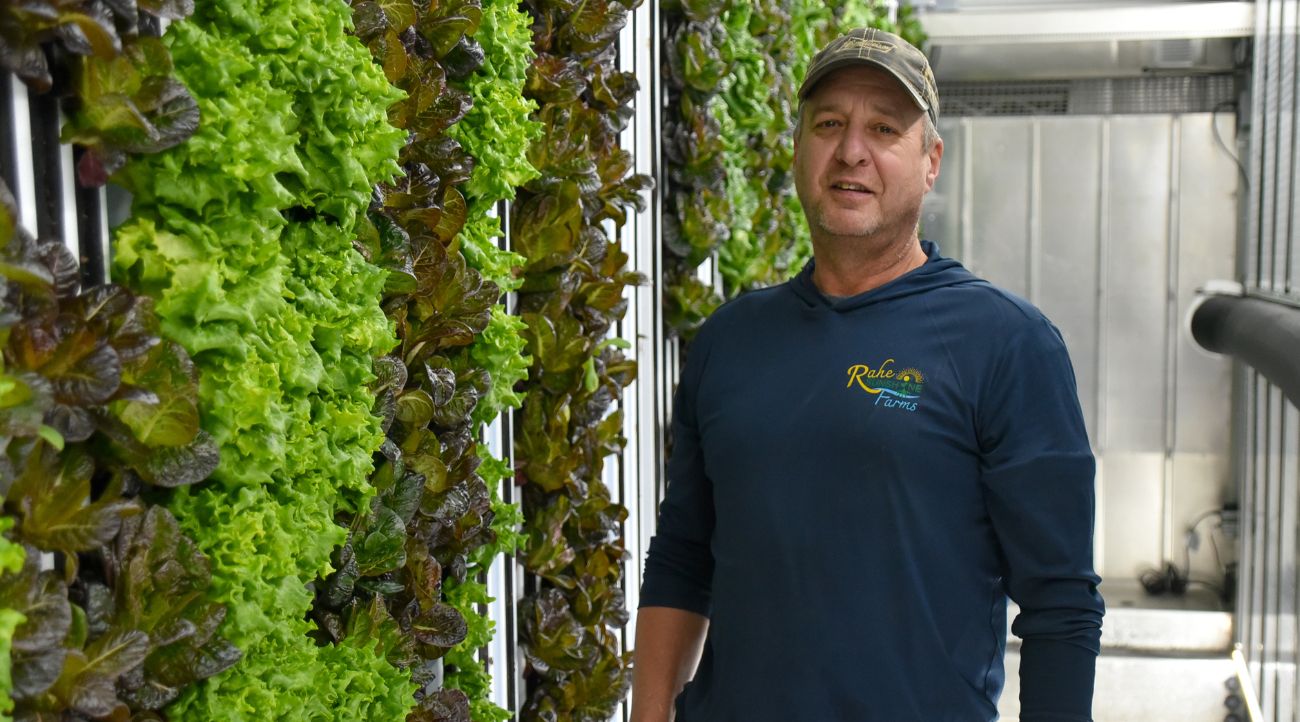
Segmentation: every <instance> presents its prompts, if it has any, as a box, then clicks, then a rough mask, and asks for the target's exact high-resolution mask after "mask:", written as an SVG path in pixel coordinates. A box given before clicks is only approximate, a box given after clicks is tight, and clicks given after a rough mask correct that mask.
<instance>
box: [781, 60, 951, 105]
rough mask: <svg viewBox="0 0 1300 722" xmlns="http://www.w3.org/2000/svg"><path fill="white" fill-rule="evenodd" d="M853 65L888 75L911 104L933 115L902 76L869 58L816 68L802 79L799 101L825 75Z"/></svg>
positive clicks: (837, 62) (923, 99)
mask: <svg viewBox="0 0 1300 722" xmlns="http://www.w3.org/2000/svg"><path fill="white" fill-rule="evenodd" d="M855 65H865V66H868V67H872V68H879V69H880V70H883V71H885V72H886V73H889V74H890V75H891V76H893V78H894V79H895V80H897V81H898V83H899V84H900V85H902V86H903V88H905V89H906V90H907V94H908V95H909V96H911V98H912V102H914V103H916V107H918V108H920V109H921V110H923V111H925V112H926V113H933V111H932V110H931V108H930V104H929V103H927V102H925V98H922V97H921V94H920V93H918V92H917V90H916V89H915V88H913V87H912V85H911V84H910V83H908V82H907V81H906V80H904V79H903V76H901V75H899V74H898V72H897V71H896V70H894V69H893V68H891V67H889V66H888V65H885V64H884V63H880V62H877V61H875V60H871V59H869V58H843V59H841V60H836V61H834V62H830V63H827V64H826V65H824V66H822V67H820V68H818V69H817V71H816V72H814V73H813V74H811V75H809V76H807V77H805V78H804V79H803V85H800V86H799V99H800V100H806V99H807V98H808V93H810V92H811V91H812V89H813V88H814V87H816V86H817V84H818V83H820V82H821V81H822V80H824V79H825V78H826V76H827V75H830V74H831V73H833V72H835V71H836V70H841V69H843V68H851V67H853V66H855Z"/></svg>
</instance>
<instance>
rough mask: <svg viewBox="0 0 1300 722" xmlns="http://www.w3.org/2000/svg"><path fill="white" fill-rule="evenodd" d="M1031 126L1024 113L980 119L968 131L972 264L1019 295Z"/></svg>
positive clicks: (1025, 290)
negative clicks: (973, 234) (1007, 116)
mask: <svg viewBox="0 0 1300 722" xmlns="http://www.w3.org/2000/svg"><path fill="white" fill-rule="evenodd" d="M1032 132H1033V129H1032V125H1031V122H1030V121H1029V120H1028V119H1027V118H1020V117H1009V118H985V119H981V121H980V122H979V123H976V124H973V125H972V126H971V133H970V146H971V150H972V157H971V172H972V174H973V184H972V187H971V189H970V206H971V215H972V218H973V225H974V228H975V234H976V235H975V237H974V239H973V240H972V244H971V248H969V249H965V250H966V253H967V255H968V257H969V258H970V268H971V271H973V272H974V273H975V274H976V275H978V276H982V277H984V278H987V279H988V280H989V281H992V282H993V283H995V284H997V285H999V286H1001V287H1002V288H1005V289H1007V290H1008V291H1011V292H1012V293H1015V294H1018V295H1020V296H1028V295H1029V273H1028V268H1029V263H1030V258H1031V255H1030V246H1029V217H1028V214H1027V212H1026V211H1027V210H1028V205H1029V199H1030V187H1031V183H1030V170H1031V168H1032V165H1031V164H1032V153H1033V141H1032Z"/></svg>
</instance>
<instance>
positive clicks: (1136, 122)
mask: <svg viewBox="0 0 1300 722" xmlns="http://www.w3.org/2000/svg"><path fill="white" fill-rule="evenodd" d="M1216 128H1217V132H1218V134H1219V136H1220V138H1221V139H1222V140H1223V141H1224V142H1226V143H1227V144H1229V145H1231V144H1233V138H1234V137H1235V135H1234V132H1233V120H1232V116H1231V115H1228V114H1222V113H1220V114H1213V113H1187V114H1160V115H1109V116H1089V115H1062V116H1050V117H1049V116H1028V117H1025V116H1020V117H1014V116H1013V117H974V118H949V119H947V120H942V119H941V120H940V131H941V133H942V135H943V137H944V142H945V152H944V160H943V167H942V170H941V173H940V176H939V181H938V183H937V185H936V187H935V191H934V192H933V193H932V194H931V196H930V197H929V198H928V199H927V202H926V206H925V211H924V215H923V221H922V222H923V229H922V233H923V235H924V236H925V237H927V238H931V239H934V240H936V241H938V242H939V243H940V247H941V248H942V249H943V250H944V251H945V253H946V254H948V255H951V256H954V257H956V258H959V259H960V260H962V262H963V263H965V264H966V265H967V266H968V267H969V268H970V269H971V270H972V271H974V272H975V273H976V274H979V275H981V276H983V277H985V278H987V279H989V280H990V281H992V282H994V283H996V284H998V285H1000V286H1002V287H1004V288H1006V289H1008V290H1010V291H1012V292H1014V293H1017V294H1019V295H1021V296H1024V297H1025V298H1027V299H1029V300H1030V301H1031V302H1033V303H1034V304H1035V305H1037V306H1038V307H1039V308H1041V309H1043V311H1044V312H1045V313H1046V314H1047V315H1048V316H1049V317H1050V318H1051V319H1052V320H1053V321H1054V322H1055V323H1056V325H1057V326H1058V327H1059V328H1060V329H1061V332H1062V335H1063V336H1064V337H1065V341H1066V344H1067V346H1069V348H1070V353H1071V357H1072V359H1073V362H1074V367H1075V373H1076V377H1077V379H1078V385H1079V398H1080V402H1081V405H1082V407H1083V411H1084V416H1085V419H1086V421H1087V425H1088V432H1089V436H1090V438H1091V439H1092V442H1093V447H1094V450H1095V452H1096V454H1097V458H1098V488H1097V492H1098V493H1097V500H1098V504H1097V512H1098V513H1097V555H1096V556H1097V565H1098V571H1099V572H1100V573H1101V575H1102V576H1103V577H1104V578H1105V579H1106V583H1107V584H1111V585H1114V584H1115V583H1117V582H1120V581H1121V580H1133V579H1135V578H1137V577H1138V575H1139V574H1140V573H1141V571H1142V570H1144V569H1146V568H1149V567H1154V566H1157V565H1159V564H1160V563H1161V562H1163V561H1166V560H1168V561H1174V562H1176V563H1177V564H1178V565H1179V566H1182V565H1183V563H1184V560H1185V557H1184V555H1185V554H1186V553H1187V552H1186V545H1185V539H1186V531H1187V529H1188V528H1189V527H1190V526H1191V525H1193V524H1194V523H1195V522H1196V520H1197V518H1198V517H1200V516H1201V515H1202V514H1203V513H1205V512H1207V511H1210V510H1215V509H1218V508H1220V507H1221V506H1222V505H1223V504H1224V502H1225V500H1227V499H1228V498H1230V497H1231V496H1232V488H1231V487H1232V480H1231V464H1230V459H1231V451H1230V439H1229V434H1227V433H1226V429H1228V428H1229V427H1230V419H1231V400H1230V399H1231V383H1232V377H1231V365H1230V364H1229V363H1228V362H1227V361H1225V360H1222V359H1216V358H1212V357H1211V356H1210V355H1209V354H1206V353H1203V352H1201V351H1199V350H1198V348H1197V347H1196V345H1195V343H1194V342H1193V341H1192V340H1191V338H1190V334H1189V333H1188V332H1187V329H1186V328H1185V321H1184V320H1185V317H1186V315H1187V312H1188V309H1189V307H1190V306H1191V303H1192V300H1193V299H1194V298H1195V295H1196V289H1197V287H1198V286H1199V285H1200V284H1202V283H1203V282H1204V281H1206V280H1209V279H1216V278H1218V279H1224V278H1232V277H1233V276H1234V273H1235V270H1234V266H1235V258H1234V256H1235V253H1236V235H1237V233H1236V228H1237V225H1236V214H1237V197H1236V195H1237V189H1238V171H1237V166H1236V161H1235V159H1234V158H1233V156H1232V155H1230V154H1229V152H1228V151H1227V150H1226V149H1225V147H1224V146H1223V145H1222V144H1221V143H1220V141H1219V140H1216V138H1215V133H1216ZM1208 526H1209V525H1204V526H1202V528H1201V529H1200V531H1201V532H1202V538H1205V537H1206V536H1208V533H1207V532H1209V529H1208V528H1207V527H1208ZM1212 551H1213V549H1212V547H1211V545H1210V544H1208V543H1207V544H1205V545H1204V546H1203V547H1202V548H1201V550H1200V551H1199V552H1198V553H1196V554H1192V555H1191V561H1192V572H1193V576H1194V578H1198V579H1207V580H1212V581H1217V580H1218V579H1219V578H1220V577H1221V575H1222V568H1221V566H1220V560H1216V558H1215V556H1214V554H1213V553H1212ZM1132 584H1133V583H1132V582H1131V581H1130V585H1132ZM1112 588H1113V586H1112Z"/></svg>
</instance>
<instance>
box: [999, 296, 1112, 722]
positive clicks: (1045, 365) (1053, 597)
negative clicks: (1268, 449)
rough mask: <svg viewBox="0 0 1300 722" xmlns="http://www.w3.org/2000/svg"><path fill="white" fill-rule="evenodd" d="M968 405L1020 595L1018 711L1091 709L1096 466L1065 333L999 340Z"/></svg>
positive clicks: (1096, 606) (1014, 589)
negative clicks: (975, 401) (997, 352)
mask: <svg viewBox="0 0 1300 722" xmlns="http://www.w3.org/2000/svg"><path fill="white" fill-rule="evenodd" d="M981 396H982V403H981V404H980V409H979V411H978V412H977V415H978V423H979V427H980V446H981V452H982V456H983V460H982V463H983V469H982V477H983V482H984V485H985V501H986V503H987V508H988V512H989V517H990V519H991V521H992V523H993V528H994V531H995V533H996V534H997V537H998V542H999V544H1000V546H1001V547H1002V552H1003V555H1004V558H1005V560H1006V575H1007V577H1006V584H1007V591H1008V592H1009V594H1010V595H1011V598H1012V599H1014V600H1015V601H1016V603H1017V604H1019V605H1020V615H1019V616H1018V617H1016V620H1015V623H1014V624H1013V625H1012V631H1013V632H1014V633H1015V634H1016V636H1018V637H1020V638H1021V639H1022V640H1023V644H1022V646H1021V651H1020V719H1021V720H1022V721H1023V722H1049V721H1051V722H1066V721H1070V722H1084V721H1086V720H1090V719H1092V714H1091V711H1092V693H1093V677H1094V673H1095V672H1094V670H1095V666H1096V658H1097V653H1098V651H1099V638H1100V636H1101V635H1100V627H1101V618H1102V614H1103V613H1104V610H1105V607H1104V605H1103V603H1102V600H1101V596H1100V595H1099V594H1098V593H1097V584H1098V582H1099V581H1100V580H1099V579H1098V577H1097V575H1096V573H1095V572H1094V571H1093V563H1092V541H1093V539H1092V535H1093V520H1094V513H1093V506H1094V503H1095V500H1094V490H1093V484H1094V472H1095V464H1094V462H1093V457H1092V451H1091V449H1090V448H1089V444H1088V436H1087V431H1086V429H1085V428H1084V421H1083V414H1082V413H1081V412H1080V410H1079V402H1078V395H1077V391H1076V387H1075V382H1074V370H1073V368H1072V367H1071V365H1070V361H1069V357H1068V355H1067V353H1066V350H1065V344H1064V343H1063V342H1062V341H1061V339H1060V336H1059V335H1058V334H1057V332H1056V330H1055V329H1054V328H1053V327H1051V326H1050V325H1048V324H1047V323H1046V321H1043V322H1042V325H1041V326H1038V325H1033V324H1031V325H1030V326H1029V327H1027V328H1025V329H1022V332H1021V333H1019V334H1018V335H1017V336H1016V337H1013V338H1010V339H1007V342H1006V343H1005V345H1004V351H1003V354H1002V358H1001V360H1000V363H999V365H998V367H997V368H996V369H995V371H994V373H992V374H990V375H989V377H988V379H987V380H986V385H985V388H984V389H983V391H982V394H981Z"/></svg>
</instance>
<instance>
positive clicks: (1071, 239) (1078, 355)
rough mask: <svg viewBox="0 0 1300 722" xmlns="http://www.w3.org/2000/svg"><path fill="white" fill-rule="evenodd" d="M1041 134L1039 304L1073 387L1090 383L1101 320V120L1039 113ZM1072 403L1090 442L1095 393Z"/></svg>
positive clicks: (1094, 437)
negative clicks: (1065, 357)
mask: <svg viewBox="0 0 1300 722" xmlns="http://www.w3.org/2000/svg"><path fill="white" fill-rule="evenodd" d="M1038 125H1039V128H1040V130H1039V133H1040V137H1041V149H1042V150H1041V167H1042V171H1041V172H1040V174H1039V178H1040V186H1041V191H1040V194H1041V198H1042V201H1041V211H1040V214H1041V215H1040V217H1041V226H1042V231H1041V234H1042V237H1043V238H1042V242H1041V248H1042V251H1041V254H1040V257H1039V258H1038V265H1039V273H1040V274H1041V276H1042V279H1043V280H1042V281H1041V282H1040V284H1039V292H1038V293H1037V294H1036V295H1037V296H1038V298H1037V299H1036V301H1037V304H1038V307H1039V308H1041V309H1042V311H1043V313H1045V314H1047V317H1048V318H1050V319H1052V322H1053V323H1055V324H1056V326H1057V328H1059V329H1060V330H1061V336H1062V337H1063V338H1064V339H1065V345H1066V347H1067V348H1068V349H1069V350H1070V359H1071V361H1072V362H1073V363H1074V374H1075V378H1076V380H1077V383H1078V386H1079V389H1080V391H1083V390H1085V389H1095V388H1097V385H1098V382H1099V376H1098V369H1097V365H1098V356H1097V354H1096V349H1097V343H1098V341H1099V336H1100V331H1099V330H1100V327H1101V318H1100V309H1099V307H1098V304H1097V299H1098V297H1099V296H1100V293H1099V289H1100V287H1101V278H1100V269H1099V267H1098V264H1099V259H1100V243H1099V235H1100V233H1101V214H1100V212H1099V211H1100V208H1101V190H1102V174H1101V165H1100V163H1099V159H1100V158H1101V144H1102V139H1103V135H1102V120H1101V119H1100V118H1043V119H1040V120H1039V121H1038ZM1079 403H1080V405H1081V406H1082V408H1083V417H1084V420H1085V422H1086V423H1087V425H1088V435H1089V438H1091V439H1092V440H1093V442H1094V444H1095V443H1096V442H1097V440H1098V439H1099V437H1098V435H1097V432H1098V427H1097V395H1096V394H1095V393H1080V396H1079Z"/></svg>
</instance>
